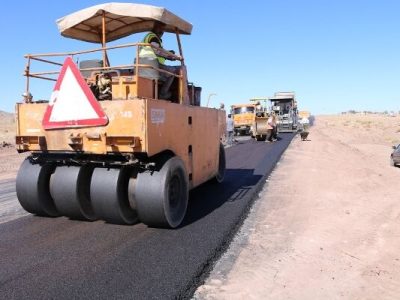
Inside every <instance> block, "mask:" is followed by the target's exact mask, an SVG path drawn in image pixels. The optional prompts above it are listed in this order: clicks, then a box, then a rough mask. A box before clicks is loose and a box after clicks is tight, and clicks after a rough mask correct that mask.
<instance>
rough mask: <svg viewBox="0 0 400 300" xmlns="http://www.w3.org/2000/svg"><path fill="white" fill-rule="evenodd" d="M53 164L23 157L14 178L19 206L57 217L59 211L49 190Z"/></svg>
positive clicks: (39, 213) (33, 211)
mask: <svg viewBox="0 0 400 300" xmlns="http://www.w3.org/2000/svg"><path fill="white" fill-rule="evenodd" d="M54 169H55V165H53V164H42V165H40V164H34V163H32V162H31V161H30V160H29V158H27V159H25V160H24V162H23V163H22V165H21V167H20V168H19V171H18V175H17V179H16V191H17V198H18V201H19V203H20V204H21V206H22V207H23V208H24V209H25V210H26V211H27V212H30V213H32V214H35V215H39V216H45V217H57V216H59V213H58V211H57V209H56V206H55V205H54V201H53V199H52V198H51V195H50V191H49V181H50V176H51V174H52V173H53V172H54Z"/></svg>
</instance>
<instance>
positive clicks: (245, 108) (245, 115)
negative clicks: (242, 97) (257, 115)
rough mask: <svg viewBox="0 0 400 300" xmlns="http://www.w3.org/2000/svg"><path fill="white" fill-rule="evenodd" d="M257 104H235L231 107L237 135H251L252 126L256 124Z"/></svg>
mask: <svg viewBox="0 0 400 300" xmlns="http://www.w3.org/2000/svg"><path fill="white" fill-rule="evenodd" d="M254 112H255V104H253V103H247V104H234V105H232V106H231V114H232V116H233V125H234V133H235V135H249V134H251V126H252V125H253V122H254Z"/></svg>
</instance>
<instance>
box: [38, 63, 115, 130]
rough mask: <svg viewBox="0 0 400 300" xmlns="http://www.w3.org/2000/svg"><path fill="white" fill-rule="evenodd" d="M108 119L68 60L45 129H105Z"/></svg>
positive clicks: (58, 81)
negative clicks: (90, 127)
mask: <svg viewBox="0 0 400 300" xmlns="http://www.w3.org/2000/svg"><path fill="white" fill-rule="evenodd" d="M107 123H108V118H107V116H106V115H105V113H104V111H103V109H102V108H101V106H100V104H99V102H98V101H97V99H96V98H95V96H94V95H93V93H92V91H91V90H90V88H89V86H88V85H87V83H86V82H85V80H84V79H83V77H82V75H81V73H80V71H79V69H78V67H77V66H76V65H75V63H74V62H73V60H72V58H71V57H67V58H66V59H65V62H64V65H63V66H62V69H61V72H60V75H59V76H58V79H57V82H56V85H55V86H54V89H53V93H52V94H51V98H50V102H49V105H48V106H47V109H46V112H45V114H44V117H43V120H42V125H43V128H44V129H54V128H70V127H73V128H76V127H88V126H102V125H106V124H107Z"/></svg>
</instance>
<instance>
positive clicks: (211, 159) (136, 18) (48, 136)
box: [16, 3, 225, 228]
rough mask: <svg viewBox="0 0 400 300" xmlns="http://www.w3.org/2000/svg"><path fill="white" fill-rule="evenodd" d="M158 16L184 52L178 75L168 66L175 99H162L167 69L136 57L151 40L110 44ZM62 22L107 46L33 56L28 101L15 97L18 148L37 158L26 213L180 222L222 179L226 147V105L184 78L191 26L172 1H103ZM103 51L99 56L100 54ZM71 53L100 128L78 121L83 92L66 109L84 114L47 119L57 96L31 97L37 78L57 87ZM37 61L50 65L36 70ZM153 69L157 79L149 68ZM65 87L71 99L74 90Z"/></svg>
mask: <svg viewBox="0 0 400 300" xmlns="http://www.w3.org/2000/svg"><path fill="white" fill-rule="evenodd" d="M155 22H162V23H163V24H165V31H166V32H170V33H173V34H175V35H176V40H177V45H178V49H179V54H176V55H175V54H171V53H168V55H170V56H172V57H173V58H174V59H175V60H176V61H179V62H180V72H179V74H172V73H170V75H171V76H174V81H173V84H172V86H171V92H172V96H171V98H170V99H169V100H165V99H160V98H159V90H160V85H161V84H162V82H160V76H159V74H160V73H161V72H166V71H164V70H162V69H160V68H158V67H157V66H155V65H154V64H144V63H142V62H141V60H140V59H139V51H140V49H141V47H145V46H146V47H153V46H152V45H150V44H144V43H131V44H123V45H113V46H107V45H106V42H109V41H113V40H116V39H118V38H121V37H124V36H128V35H130V34H133V33H138V32H146V31H150V30H152V28H153V26H154V24H155ZM57 23H58V26H59V29H60V32H61V34H62V35H63V36H66V37H70V38H75V39H78V40H83V41H88V42H94V43H100V44H101V47H99V48H95V49H89V50H84V51H74V52H65V53H47V54H29V55H26V59H27V64H26V69H25V76H26V78H27V82H26V91H25V94H24V95H25V98H24V101H22V102H20V103H17V104H16V121H17V122H16V124H17V129H16V130H17V132H16V147H17V150H18V151H19V152H26V151H30V152H31V155H30V156H29V157H28V158H27V160H26V161H25V162H24V163H23V164H22V166H21V168H20V170H19V173H18V176H17V196H18V200H19V202H20V203H21V205H22V206H23V207H24V208H25V209H26V210H27V211H28V212H31V213H33V214H37V215H41V216H52V217H54V216H67V217H69V218H72V219H82V220H97V219H103V220H105V221H106V222H110V223H117V224H133V223H137V222H143V223H145V224H147V225H149V226H155V227H169V228H175V227H178V226H179V225H180V224H181V223H182V221H183V219H184V216H185V213H186V208H187V201H188V191H189V190H190V189H192V188H194V187H196V186H198V185H200V184H202V183H204V182H206V181H208V180H211V179H213V180H215V181H216V182H222V180H223V177H224V172H225V152H224V148H223V147H222V144H221V138H222V137H223V135H224V126H225V123H224V122H225V112H224V111H222V110H217V109H212V108H206V107H201V106H200V91H201V88H200V87H196V86H194V85H193V84H192V83H189V81H188V78H187V71H186V65H185V63H184V57H183V52H182V46H181V41H180V35H181V34H190V32H191V29H192V26H191V24H189V23H187V22H186V21H184V20H183V19H181V18H179V17H178V16H176V15H174V14H172V13H171V12H169V11H168V10H166V9H165V8H160V7H154V6H148V5H140V4H130V3H108V4H102V5H97V6H94V7H90V8H87V9H84V10H82V11H78V12H76V13H73V14H71V15H68V16H66V17H64V18H61V19H59V20H58V21H57ZM127 49H129V51H128V53H130V56H128V57H126V62H127V63H125V64H114V65H113V64H112V61H113V56H112V53H114V52H118V51H124V53H127V51H126V50H127ZM96 55H98V57H101V59H98V60H93V57H94V56H96ZM86 57H89V59H86ZM114 57H118V58H120V57H121V55H119V54H118V53H117V54H115V56H114ZM66 58H71V59H72V61H73V62H74V63H75V64H76V67H77V68H78V69H79V72H80V74H79V76H81V77H82V78H81V79H79V80H84V81H85V82H86V84H87V85H88V86H89V87H90V91H92V92H93V95H91V96H94V97H95V98H96V103H97V104H96V105H97V106H98V109H99V110H101V111H102V113H104V118H105V121H104V124H103V125H90V124H89V125H87V123H85V122H79V118H82V114H81V111H82V106H79V105H76V106H74V105H72V104H73V103H75V102H74V99H72V98H73V97H75V96H76V93H71V95H70V97H71V106H68V105H67V109H66V111H68V114H69V116H71V115H72V116H73V115H74V114H76V115H77V116H80V117H79V118H78V117H77V120H74V119H73V118H72V119H71V118H70V119H71V120H69V121H68V122H64V123H65V124H62V125H58V126H54V127H50V128H49V127H48V128H46V126H44V116H45V115H46V112H47V111H48V110H49V105H53V111H54V110H55V107H56V105H57V102H52V99H48V100H37V101H34V100H33V99H32V97H31V92H30V88H31V86H32V85H33V83H34V82H36V81H43V80H45V81H53V82H54V83H55V84H56V83H57V81H58V79H59V77H60V76H61V75H60V71H61V70H62V68H63V66H64V64H65V63H63V61H65V59H66ZM91 61H95V62H96V63H95V64H91V63H90V62H91ZM79 62H80V63H79ZM82 62H89V63H86V64H85V63H82ZM99 62H100V63H99ZM34 65H35V67H36V65H40V66H49V67H52V70H47V71H33V68H34ZM149 71H150V74H154V75H155V76H154V77H152V76H148V75H143V74H149ZM105 75H106V76H107V78H108V87H109V91H110V96H109V97H108V99H100V98H99V97H98V95H96V94H95V92H94V89H93V87H94V88H98V87H96V85H98V83H99V78H100V76H105ZM77 80H78V79H77ZM60 89H61V88H60ZM60 93H61V91H60ZM65 93H66V92H65V91H64V102H65V99H66V98H68V97H69V94H67V96H65ZM50 95H52V91H51V90H49V96H50ZM49 101H50V102H49ZM65 103H67V102H65ZM65 103H64V104H65ZM59 111H60V110H59ZM61 111H62V110H61ZM59 114H60V113H59ZM50 119H51V117H50ZM81 121H82V120H81ZM89 123H90V122H89ZM82 124H83V125H82ZM85 124H86V125H85Z"/></svg>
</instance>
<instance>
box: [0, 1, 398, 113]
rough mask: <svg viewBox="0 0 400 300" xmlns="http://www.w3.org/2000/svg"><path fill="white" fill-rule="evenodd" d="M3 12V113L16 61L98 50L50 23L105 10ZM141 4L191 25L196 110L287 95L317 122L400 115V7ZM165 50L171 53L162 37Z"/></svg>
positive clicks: (13, 95)
mask: <svg viewBox="0 0 400 300" xmlns="http://www.w3.org/2000/svg"><path fill="white" fill-rule="evenodd" d="M6 3H7V4H6V5H3V10H2V12H3V13H2V17H1V18H0V30H1V38H2V43H1V45H2V47H1V54H2V55H1V58H2V59H1V60H0V70H1V72H0V83H1V87H2V88H1V91H2V92H1V96H0V110H5V111H9V112H11V111H13V110H14V104H15V102H16V101H20V99H21V94H22V93H23V91H24V89H25V77H23V76H22V74H23V70H24V67H25V63H26V61H25V59H24V58H23V55H24V54H27V53H43V52H64V51H74V50H83V49H91V48H94V47H96V45H94V44H90V43H85V42H79V41H74V40H72V39H67V38H64V37H62V36H61V35H60V34H59V32H58V29H57V26H56V24H55V20H56V19H58V18H60V17H62V16H64V15H67V14H69V13H72V12H74V11H76V10H79V9H83V8H86V7H88V6H92V5H96V4H100V3H104V2H102V1H100V2H99V1H90V0H79V1H54V0H52V1H7V2H6ZM138 3H143V4H151V5H156V6H163V7H166V8H168V9H169V10H171V11H172V12H174V13H175V14H177V15H179V16H181V17H182V18H184V19H185V20H187V21H189V22H191V23H192V24H193V31H192V35H191V36H184V37H183V38H182V47H183V53H184V56H185V61H186V64H187V68H188V76H189V80H190V81H192V82H194V83H195V84H196V85H199V86H201V87H202V104H203V105H205V104H206V103H207V99H208V97H209V95H210V94H214V93H215V94H216V95H213V96H212V97H210V106H212V107H216V106H218V105H219V103H220V102H224V103H225V105H226V106H229V105H231V104H234V103H243V102H244V103H245V102H247V101H248V99H249V98H253V97H268V96H272V95H273V94H274V93H275V92H277V91H294V92H296V95H297V99H298V102H299V106H300V109H302V110H310V111H311V112H312V113H314V114H322V113H337V112H341V111H346V110H349V109H355V110H372V111H383V110H395V111H399V110H400V101H399V100H400V91H399V87H400V83H399V81H400V17H399V15H400V1H386V0H380V1H368V0H363V1H358V0H357V1H352V0H346V1H345V0H336V1H328V0H325V1H324V0H318V1H317V0H315V1H311V0H303V1H301V0H299V1H295V0H291V1H290V0H279V1H268V0H256V1H251V0H248V1H244V0H242V1H240V0H231V1H217V0H213V1H211V0H202V1H193V0H192V1H182V0H174V1H173V0H164V1H163V0H160V1H145V0H142V1H140V2H138ZM142 37H143V35H139V34H138V35H132V36H130V37H128V38H126V39H124V40H123V42H138V41H140V40H141V39H142ZM164 46H165V47H166V48H168V49H177V47H176V45H175V39H171V38H169V37H168V36H167V34H166V35H165V37H164ZM130 60H131V58H130V57H129V61H128V63H130V62H131V61H130ZM111 63H113V62H112V61H111ZM38 82H39V81H38V80H33V81H32V83H31V84H32V91H33V94H34V98H36V99H39V98H40V99H49V97H50V94H51V90H52V86H51V85H52V84H53V83H51V85H49V84H47V86H43V87H41V86H40V83H38ZM35 84H38V85H39V88H38V87H36V88H35V87H34V85H35Z"/></svg>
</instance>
